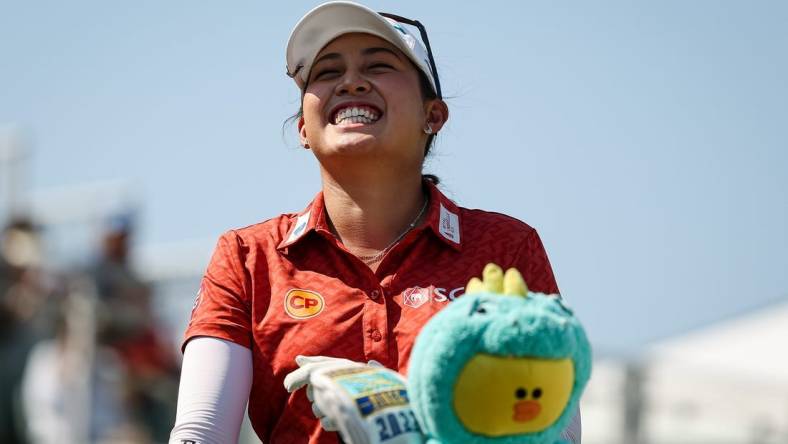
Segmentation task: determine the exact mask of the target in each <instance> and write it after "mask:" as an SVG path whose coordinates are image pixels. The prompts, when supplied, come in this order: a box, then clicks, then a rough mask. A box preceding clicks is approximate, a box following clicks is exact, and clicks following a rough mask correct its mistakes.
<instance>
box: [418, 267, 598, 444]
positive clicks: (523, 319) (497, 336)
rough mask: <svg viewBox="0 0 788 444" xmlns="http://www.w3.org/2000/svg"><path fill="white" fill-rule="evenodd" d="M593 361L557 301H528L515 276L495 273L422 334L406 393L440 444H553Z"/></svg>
mask: <svg viewBox="0 0 788 444" xmlns="http://www.w3.org/2000/svg"><path fill="white" fill-rule="evenodd" d="M590 362H591V351H590V346H589V344H588V341H587V339H586V336H585V333H584V332H583V329H582V327H581V326H580V324H579V322H577V319H576V318H575V317H574V316H573V314H572V312H571V311H570V310H568V309H567V308H566V307H565V306H564V305H563V304H562V303H561V301H560V299H559V298H558V297H555V296H548V295H543V294H540V293H531V294H529V293H528V289H527V287H526V285H525V282H523V279H522V277H521V276H520V273H518V272H517V270H514V269H510V270H508V271H507V272H506V274H504V273H503V272H502V270H501V268H500V267H498V266H496V265H494V264H490V265H488V266H487V267H485V270H484V272H483V279H482V280H479V279H477V278H474V279H472V280H471V282H469V283H468V285H467V287H466V294H465V295H464V296H463V297H461V298H459V299H457V300H455V301H454V302H452V303H451V304H450V305H449V306H448V307H447V308H446V309H444V310H443V311H441V312H440V313H438V314H437V315H436V316H435V317H433V318H432V319H431V320H430V322H428V323H427V325H426V326H425V327H424V329H423V330H422V332H421V333H420V334H419V337H418V338H417V340H416V344H415V345H414V349H413V353H412V355H411V362H410V367H409V369H408V392H409V394H410V398H411V406H412V407H413V410H414V412H415V413H416V416H417V418H418V419H419V423H420V424H421V426H422V430H423V431H424V433H425V434H426V435H427V436H428V438H429V439H430V440H431V441H432V442H440V443H534V444H536V443H549V444H554V443H556V442H560V440H559V438H558V437H559V435H560V432H561V430H562V429H563V428H564V427H565V426H566V424H567V423H568V421H569V420H571V417H572V414H573V412H574V410H575V407H576V406H577V402H578V400H579V397H580V394H581V392H582V389H583V387H584V386H585V383H586V381H587V380H588V377H589V374H590Z"/></svg>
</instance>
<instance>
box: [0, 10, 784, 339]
mask: <svg viewBox="0 0 788 444" xmlns="http://www.w3.org/2000/svg"><path fill="white" fill-rule="evenodd" d="M316 4H317V2H302V1H286V2H268V1H255V2H252V1H241V0H238V1H232V2H226V1H225V2H219V1H210V2H209V1H205V2H193V1H185V0H184V1H166V2H162V1H153V0H135V1H126V2H106V1H98V0H96V1H69V2H62V1H53V0H50V1H36V2H24V1H9V0H0V124H3V123H16V124H18V125H20V126H21V128H23V130H24V131H25V134H26V135H28V138H29V140H30V141H31V147H32V150H33V156H32V160H31V165H30V168H31V175H30V183H29V185H30V187H31V188H33V189H44V188H52V187H61V186H70V185H74V184H80V183H85V182H94V181H104V180H114V179H123V180H129V181H131V183H133V184H135V187H137V191H136V194H137V195H138V196H139V198H140V200H141V202H142V220H141V222H142V227H141V228H142V231H141V233H140V236H139V238H138V241H139V242H140V243H143V244H150V243H160V242H170V241H177V240H182V239H195V238H196V239H215V238H216V237H217V236H218V235H219V234H220V233H221V232H223V231H224V230H226V229H229V228H233V227H239V226H244V225H248V224H251V223H254V222H257V221H260V220H263V219H267V218H269V217H272V216H275V215H276V214H279V213H281V212H284V211H295V210H300V209H302V208H303V207H304V206H305V205H306V204H307V203H308V201H309V200H310V199H311V198H312V196H313V195H314V193H315V192H316V191H317V190H318V188H319V180H318V172H317V166H316V163H315V161H314V159H313V158H312V157H311V155H310V153H309V152H308V151H305V150H302V149H300V148H299V147H298V146H297V143H296V142H297V139H296V138H295V137H293V136H294V135H295V130H294V129H293V128H285V134H286V136H283V131H282V124H283V121H284V120H285V119H286V118H287V117H288V116H289V115H291V114H292V113H293V112H295V111H296V109H297V106H298V91H297V89H296V87H295V86H294V84H293V83H292V82H291V80H290V79H288V78H287V77H286V76H285V75H284V66H285V61H284V48H285V44H286V40H287V37H288V35H289V32H290V30H291V29H292V27H293V25H294V24H295V23H296V21H297V20H298V18H299V17H300V16H301V15H303V14H304V13H305V12H306V11H307V10H308V9H310V8H311V7H312V6H314V5H316ZM367 4H368V5H370V6H371V7H373V8H376V9H378V10H385V11H389V12H395V13H398V14H400V15H403V16H406V17H411V18H417V19H419V20H421V21H422V22H423V23H424V24H425V25H426V26H427V29H428V31H429V36H430V40H431V43H432V45H433V47H434V51H435V56H436V59H437V63H438V68H439V72H440V75H441V80H442V83H443V84H444V85H445V86H444V91H445V93H444V94H445V95H447V96H449V97H450V98H449V100H448V103H449V106H450V109H451V118H450V121H449V124H448V127H447V128H446V129H445V130H444V131H442V132H441V134H440V136H439V138H438V139H439V140H438V144H437V147H436V150H435V155H434V156H433V157H432V159H431V160H430V161H429V162H428V165H427V170H428V171H430V172H433V173H437V174H438V175H439V176H440V177H441V178H442V179H443V183H444V190H445V191H446V192H447V193H448V195H449V196H451V197H452V198H454V199H456V200H457V201H458V202H459V203H460V204H461V205H463V206H467V207H471V208H483V209H489V210H494V211H499V212H503V213H507V214H510V215H512V216H515V217H517V218H519V219H522V220H524V221H526V222H527V223H529V224H530V225H532V226H534V227H535V228H537V230H539V232H540V234H541V236H542V240H543V241H544V243H545V246H546V248H547V251H548V254H549V256H550V258H551V261H552V263H553V267H554V270H555V272H556V275H557V278H558V282H559V286H560V287H561V290H562V293H563V294H564V296H565V297H566V298H567V299H568V300H569V301H570V303H571V304H572V305H573V306H574V307H575V308H576V310H577V311H578V312H579V314H580V317H581V318H582V320H583V321H584V323H585V324H586V326H587V327H588V330H589V334H590V336H591V338H592V340H593V341H594V342H595V343H596V344H597V346H598V348H599V349H600V350H603V351H610V352H622V351H627V350H633V349H637V348H638V347H640V346H641V345H642V344H644V343H646V342H647V341H649V340H653V339H656V338H660V337H664V336H668V335H671V334H676V333H679V332H683V331H686V330H688V329H691V328H695V327H697V326H701V325H704V324H707V323H709V322H712V321H715V320H718V319H721V318H726V317H729V316H735V315H737V314H738V313H742V312H746V311H747V310H750V309H753V308H754V307H761V306H764V305H768V304H769V303H770V302H773V301H777V300H785V299H786V298H788V81H786V79H788V3H786V2H782V1H751V2H734V1H691V2H687V1H677V0H673V1H661V2H628V1H598V2H572V3H569V2H538V3H537V2H520V1H510V2H496V1H486V2H437V1H434V2H424V1H398V2H393V1H388V2H385V1H374V2H368V3H367ZM207 260H208V258H207V257H206V258H205V261H206V262H207ZM187 309H188V308H187Z"/></svg>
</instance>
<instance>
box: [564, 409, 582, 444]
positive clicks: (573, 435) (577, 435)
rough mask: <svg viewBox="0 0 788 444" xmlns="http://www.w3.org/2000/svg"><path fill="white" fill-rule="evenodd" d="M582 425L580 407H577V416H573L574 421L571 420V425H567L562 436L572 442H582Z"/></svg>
mask: <svg viewBox="0 0 788 444" xmlns="http://www.w3.org/2000/svg"><path fill="white" fill-rule="evenodd" d="M581 432H582V425H581V422H580V407H578V408H577V410H576V411H575V416H574V417H573V418H572V421H570V422H569V425H568V426H566V428H565V429H564V431H563V432H561V438H563V439H566V440H568V441H569V442H571V443H572V444H580V439H581V437H582V436H581V435H582V433H581Z"/></svg>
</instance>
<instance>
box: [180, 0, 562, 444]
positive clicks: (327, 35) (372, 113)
mask: <svg viewBox="0 0 788 444" xmlns="http://www.w3.org/2000/svg"><path fill="white" fill-rule="evenodd" d="M410 26H413V27H415V28H416V29H418V30H419V35H420V39H419V38H417V36H416V35H414V34H413V33H412V32H411V31H410V30H409V27H410ZM286 59H287V68H288V74H289V75H290V76H291V77H292V78H293V79H294V80H295V83H296V85H297V86H298V88H299V90H300V92H301V99H302V100H301V112H300V113H299V114H298V115H297V126H298V134H299V140H300V142H301V144H302V145H303V146H304V147H305V148H306V149H309V150H311V152H312V153H313V154H314V156H315V158H316V159H317V161H318V165H319V174H320V177H321V180H322V188H321V190H320V192H319V193H318V194H317V196H316V197H315V199H314V200H313V201H312V202H311V203H309V204H308V205H307V206H306V208H305V209H303V210H302V211H299V212H295V213H285V214H282V215H281V216H279V217H276V218H274V219H271V220H268V221H264V222H262V223H259V224H256V225H252V226H250V227H246V228H242V229H237V230H230V231H228V232H227V233H225V234H224V235H223V236H222V237H221V238H220V239H219V243H218V245H217V247H216V250H215V253H214V255H213V258H212V259H211V263H210V265H209V267H208V270H207V271H206V274H205V277H204V278H203V281H202V285H201V288H200V292H199V295H198V301H197V303H196V304H195V308H194V310H193V312H192V318H191V321H190V324H189V327H188V329H187V331H186V335H185V340H184V363H183V370H182V380H181V391H180V395H179V400H178V416H177V419H176V424H175V427H174V429H173V432H172V435H171V442H174V443H183V442H192V441H193V442H200V443H201V442H231V441H235V440H237V436H238V429H239V424H240V422H241V418H242V412H243V407H244V405H245V404H246V402H247V400H248V406H249V408H248V411H249V417H250V418H251V422H252V425H253V427H254V429H255V431H256V433H257V434H258V435H259V436H260V438H261V439H262V440H263V441H264V442H287V443H307V442H309V443H334V442H337V441H338V439H339V438H338V435H337V434H336V433H333V432H332V430H336V428H335V427H336V424H335V423H334V421H335V420H336V419H337V418H333V417H326V416H325V415H324V414H323V412H320V411H319V410H316V409H315V408H314V407H313V406H311V405H310V404H311V399H310V398H309V396H308V395H309V393H310V389H308V390H306V391H304V390H297V389H298V388H299V387H303V386H304V385H307V384H308V383H309V376H310V373H311V371H312V370H315V369H317V368H321V367H322V366H324V365H325V364H326V363H332V364H335V363H337V362H351V361H362V362H366V361H368V360H375V361H378V362H379V363H380V364H382V365H383V366H385V367H388V368H390V369H393V370H396V371H398V372H400V373H403V374H404V373H405V370H406V369H407V365H408V361H409V359H410V352H411V349H412V347H413V342H414V339H415V337H416V335H417V334H418V333H419V331H420V329H421V327H422V326H423V325H424V324H425V323H426V322H427V321H428V320H429V319H430V318H431V316H432V315H433V314H435V313H437V312H438V311H440V310H441V309H442V308H443V307H444V306H445V305H446V304H448V303H449V302H450V301H451V300H452V299H453V298H454V297H459V296H460V295H461V293H462V291H461V290H462V287H463V286H464V285H465V283H466V282H467V281H468V279H469V278H470V277H472V276H473V275H475V274H476V273H478V271H479V270H481V268H482V266H483V265H484V264H487V263H489V262H495V263H498V264H500V265H501V266H502V267H504V268H510V267H514V268H517V269H519V270H520V271H521V272H522V274H523V276H524V278H525V280H526V281H527V283H528V286H529V287H530V288H531V289H533V290H534V291H538V292H542V293H553V294H557V293H558V287H557V285H556V283H555V279H554V277H553V272H552V270H551V268H550V263H549V261H548V259H547V255H546V253H545V251H544V248H543V246H542V243H541V241H540V239H539V236H538V235H537V233H536V231H535V230H534V229H533V228H531V227H530V226H528V225H527V224H525V223H523V222H521V221H519V220H516V219H514V218H511V217H508V216H505V215H501V214H498V213H490V212H485V211H481V210H469V209H466V208H462V207H459V206H458V205H457V204H455V203H454V202H452V201H451V200H449V199H447V198H446V197H445V196H444V195H443V194H442V193H441V192H440V191H439V189H438V188H437V186H436V185H437V181H433V180H429V177H428V176H425V175H423V174H422V168H423V164H424V158H425V156H426V155H427V153H428V152H429V149H430V146H431V144H432V141H433V139H434V137H435V135H436V134H438V132H439V131H441V129H442V128H443V126H444V124H445V123H446V121H447V120H448V118H449V109H448V106H447V105H446V103H445V102H444V101H443V99H442V96H441V90H440V81H439V79H438V75H437V70H436V68H435V66H434V65H435V64H434V60H433V56H432V53H431V49H430V48H429V41H428V39H427V35H426V31H425V30H424V27H423V26H422V25H421V23H419V22H417V21H413V20H408V19H404V18H402V17H398V16H393V15H390V14H384V13H377V12H375V11H372V10H370V9H369V8H366V7H364V6H362V5H358V4H355V3H351V2H330V3H325V4H323V5H320V6H318V7H317V8H315V9H313V10H312V11H310V12H308V13H307V14H306V15H305V16H304V17H303V18H302V19H301V20H300V21H299V22H298V24H296V26H295V28H294V29H293V31H292V33H291V35H290V38H289V41H288V44H287V50H286ZM443 289H454V290H452V292H451V294H452V297H450V298H447V297H445V295H444V293H442V292H441V291H443V292H445V290H443ZM439 290H440V291H439ZM457 290H459V291H457ZM414 294H418V295H420V297H419V298H418V303H416V302H414V301H415V299H414V298H413V297H412V295H414ZM408 295H411V297H408ZM299 355H307V356H316V357H312V358H310V357H304V356H301V357H298V356H299ZM297 357H298V359H297ZM299 366H301V368H299ZM283 383H284V384H286V386H287V387H286V389H287V390H285V387H283ZM305 392H306V393H305ZM316 416H317V417H316ZM397 439H399V441H398V440H397ZM403 439H405V438H404V435H402V436H399V437H398V438H396V437H392V440H388V441H386V442H388V443H395V442H406V441H403ZM407 439H409V440H416V441H415V442H418V441H419V440H420V439H421V438H420V437H418V436H416V435H413V434H411V436H410V437H409V438H407ZM407 442H413V441H407Z"/></svg>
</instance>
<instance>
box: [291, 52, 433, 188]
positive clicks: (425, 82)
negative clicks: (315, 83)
mask: <svg viewBox="0 0 788 444" xmlns="http://www.w3.org/2000/svg"><path fill="white" fill-rule="evenodd" d="M411 64H412V65H413V67H414V68H415V69H416V72H417V73H418V74H419V89H420V90H421V97H422V99H424V100H425V101H426V100H433V99H437V98H438V95H437V94H436V93H435V91H434V90H433V89H432V84H431V83H430V81H429V79H428V78H427V76H426V75H425V74H424V72H423V71H422V70H421V69H419V67H418V66H416V65H415V64H414V63H413V62H411ZM306 87H307V85H304V89H303V90H301V100H302V102H303V98H304V91H305V90H306ZM302 115H304V107H303V105H302V106H299V107H298V111H297V112H296V113H295V114H293V115H292V116H290V117H288V118H287V119H285V121H284V123H283V124H282V133H283V134H284V132H285V129H286V128H287V126H288V125H292V124H293V123H295V122H297V121H298V119H300V118H301V116H302ZM436 135H437V134H430V135H429V136H427V143H426V144H425V145H424V158H427V156H428V155H429V154H430V150H431V149H432V145H433V144H434V143H435V136H436ZM421 178H422V179H424V180H429V181H430V182H432V183H433V184H435V185H437V184H439V183H440V179H439V178H438V176H436V175H434V174H422V175H421Z"/></svg>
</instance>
